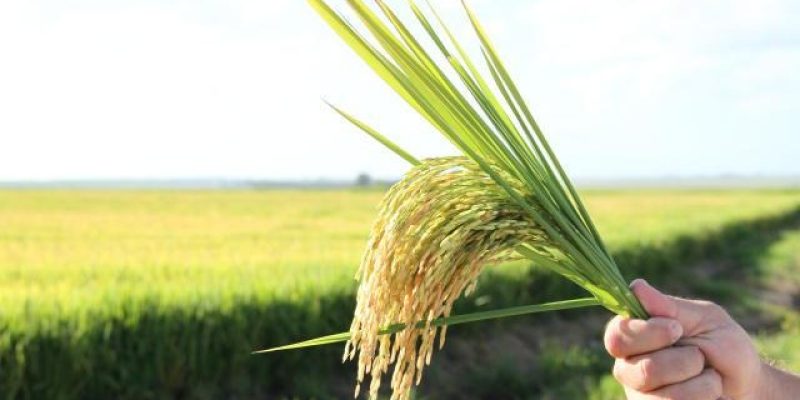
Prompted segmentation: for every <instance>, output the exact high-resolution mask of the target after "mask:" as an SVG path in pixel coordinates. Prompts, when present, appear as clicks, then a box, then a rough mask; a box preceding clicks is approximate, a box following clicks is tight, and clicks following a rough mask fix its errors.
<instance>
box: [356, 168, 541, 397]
mask: <svg viewBox="0 0 800 400" xmlns="http://www.w3.org/2000/svg"><path fill="white" fill-rule="evenodd" d="M498 173H501V174H504V178H505V179H507V180H508V182H510V183H512V184H513V185H514V186H515V189H516V190H518V191H519V192H520V193H523V194H524V193H526V191H525V186H524V185H523V184H522V183H521V182H519V181H518V180H516V179H514V178H513V177H511V176H508V174H505V173H503V172H502V171H500V170H498ZM534 203H535V202H534ZM520 243H529V244H533V245H534V246H537V247H539V248H543V251H544V252H545V254H546V248H548V247H553V245H552V243H551V241H550V240H548V238H547V236H546V235H545V233H544V232H543V231H542V230H540V229H539V228H538V227H537V225H536V224H535V223H534V222H533V221H532V219H531V218H530V214H529V213H527V212H525V211H524V210H523V209H521V208H520V207H519V205H518V204H517V203H516V202H514V201H513V200H512V199H510V198H509V197H508V194H507V192H506V191H505V190H503V189H502V188H501V187H499V186H498V185H497V184H496V183H495V182H494V181H493V180H492V179H491V178H490V177H489V176H488V175H487V174H486V173H485V172H484V171H482V170H481V168H480V167H479V166H478V165H476V164H475V163H474V162H473V161H471V160H468V159H467V158H465V157H444V158H434V159H428V160H425V161H423V162H422V163H421V164H420V165H418V166H415V167H414V168H413V169H411V171H410V172H408V173H407V174H406V175H405V177H404V178H403V179H402V180H401V181H400V182H398V183H397V184H395V185H394V186H393V187H392V188H391V189H390V190H389V191H388V193H387V194H386V197H385V198H384V199H383V202H382V204H381V206H380V210H379V216H378V219H377V221H376V222H375V225H374V226H373V228H372V232H371V236H370V239H369V242H368V245H367V250H366V252H365V254H364V258H363V260H362V263H361V267H360V269H359V272H358V275H357V278H358V279H360V281H361V283H360V286H359V289H358V296H357V306H356V310H355V316H354V318H353V323H352V325H351V328H350V332H351V335H352V337H351V340H350V341H349V342H348V343H347V345H346V347H345V358H346V359H353V358H354V357H355V355H356V353H358V377H357V379H358V385H357V387H356V396H357V395H358V393H359V391H360V384H361V382H362V381H363V379H364V376H365V374H370V375H371V385H370V398H375V397H376V396H377V393H378V388H379V386H380V381H381V375H382V374H383V373H385V372H387V370H388V367H389V365H390V364H392V363H394V365H395V366H394V373H393V376H392V383H391V385H392V389H393V394H392V399H406V398H407V397H408V394H409V389H410V387H411V385H412V384H413V383H414V382H416V383H417V384H418V383H419V381H420V379H421V374H422V369H423V366H424V365H426V364H428V363H430V358H431V353H432V351H433V343H434V339H435V337H436V334H437V328H436V327H429V328H423V329H416V328H413V326H414V324H415V323H417V322H419V321H430V320H432V319H435V318H437V317H441V316H448V315H449V314H450V310H451V308H452V306H453V302H454V301H455V300H456V299H457V298H458V297H459V296H460V295H461V294H462V293H466V294H469V293H470V292H471V291H472V290H473V289H474V288H475V285H476V282H477V277H478V275H479V274H480V272H481V271H482V270H483V267H484V266H485V265H487V264H489V263H493V262H497V261H499V260H500V259H503V258H507V257H509V256H510V255H511V252H512V250H513V249H514V248H515V247H516V246H517V245H518V244H520ZM396 323H403V324H406V326H409V327H411V328H407V329H404V330H402V331H400V332H397V333H395V334H392V335H382V336H379V335H378V331H379V330H380V329H381V328H384V327H386V326H388V325H391V324H396ZM440 329H441V331H440V332H438V334H439V340H440V346H441V345H443V344H444V338H445V329H446V327H442V328H440Z"/></svg>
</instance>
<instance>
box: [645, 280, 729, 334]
mask: <svg viewBox="0 0 800 400" xmlns="http://www.w3.org/2000/svg"><path fill="white" fill-rule="evenodd" d="M631 290H632V291H633V294H634V295H636V297H637V298H638V299H639V301H640V302H641V303H642V306H643V307H644V309H645V311H647V313H648V314H650V315H651V316H653V317H665V318H672V319H676V320H678V322H679V323H680V324H681V326H683V329H684V332H685V334H686V336H692V335H693V333H697V332H698V331H699V330H702V329H703V326H705V325H708V324H710V323H713V320H714V319H715V318H716V316H717V315H718V314H719V310H721V308H720V307H719V306H717V305H716V304H713V303H710V302H707V301H700V300H687V299H682V298H679V297H674V296H668V295H666V294H664V293H661V292H660V291H659V290H658V289H656V288H654V287H652V286H650V284H649V283H647V281H645V280H644V279H636V280H634V281H633V282H631Z"/></svg>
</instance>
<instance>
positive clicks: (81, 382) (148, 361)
mask: <svg viewBox="0 0 800 400" xmlns="http://www.w3.org/2000/svg"><path fill="white" fill-rule="evenodd" d="M381 196H382V193H381V192H380V191H377V190H364V191H356V190H352V191H350V190H330V191H284V190H280V191H246V190H241V191H88V190H87V191H66V190H65V191H38V190H37V191H24V190H19V191H9V190H6V191H2V192H0V226H2V227H3V229H2V230H0V328H2V329H0V332H2V333H0V368H3V373H2V374H0V398H2V397H5V398H78V397H80V398H108V397H116V398H165V397H167V396H173V397H174V396H186V397H189V398H215V397H220V396H223V395H226V394H239V395H241V396H247V395H259V394H260V395H276V394H287V393H295V394H298V395H299V396H301V397H302V398H307V397H312V396H316V397H317V398H326V396H331V392H330V390H331V385H330V382H329V381H327V380H325V379H323V378H325V377H327V376H328V375H331V376H334V375H336V374H342V373H344V374H347V373H349V372H352V369H353V366H352V365H346V366H345V367H344V369H341V367H339V366H338V362H337V359H338V356H339V355H340V354H339V351H340V349H339V348H338V347H337V346H334V347H335V348H323V349H318V350H313V351H309V352H307V353H306V352H303V353H302V354H299V353H298V354H283V355H279V356H268V357H253V356H250V355H249V351H250V350H252V349H254V348H261V347H267V346H270V345H278V344H284V343H288V342H291V341H295V340H298V339H303V338H306V337H310V336H314V335H319V334H324V333H328V332H334V331H341V330H343V329H344V328H345V327H346V326H347V323H348V321H349V320H350V318H351V317H352V314H351V313H352V309H353V308H352V307H353V290H354V288H355V283H354V282H353V280H352V276H353V274H354V272H355V270H356V268H357V265H358V262H359V258H360V255H361V252H362V250H363V246H364V243H365V241H366V236H367V232H368V229H369V226H370V224H371V221H372V218H373V217H374V215H375V208H376V206H377V202H378V201H379V199H380V197H381ZM583 197H584V199H585V201H586V203H587V207H588V208H589V211H590V212H591V213H592V215H593V216H594V218H595V221H596V223H597V224H598V228H599V229H600V231H601V233H602V234H603V236H604V237H605V238H606V240H607V242H608V243H609V246H610V247H611V248H612V252H615V253H625V252H629V253H630V252H632V251H633V250H632V249H634V250H635V249H644V250H642V251H643V252H645V253H646V254H651V253H653V252H657V251H658V249H660V248H665V247H669V246H670V244H671V243H673V242H674V241H675V239H676V238H678V237H685V238H704V237H709V235H712V233H713V232H715V231H718V230H721V229H724V228H726V227H728V226H730V225H731V224H734V223H737V224H743V225H742V226H744V227H746V226H747V224H748V223H749V222H748V221H760V220H764V219H765V218H767V217H770V216H781V215H784V214H787V213H789V212H791V211H793V210H796V209H797V207H798V205H800V192H797V191H760V192H759V191H588V192H585V193H583ZM743 229H744V228H743ZM712 236H713V235H712ZM687 240H688V239H687ZM678 248H683V247H680V246H679V247H678ZM686 248H689V249H692V248H693V247H691V246H688V247H686ZM793 248H794V247H793V245H791V244H789V245H785V248H784V249H783V250H781V248H780V247H779V248H778V250H775V252H776V254H778V253H780V254H791V253H792V249H793ZM693 251H694V250H693ZM633 253H636V252H635V251H633ZM643 254H644V253H643ZM770 254H771V253H770ZM774 257H776V259H777V258H780V257H778V256H774ZM664 258H667V259H679V258H677V257H672V256H668V257H664ZM620 260H627V261H624V262H622V261H621V262H620V266H621V268H622V270H623V273H625V271H626V270H628V271H631V268H634V269H635V270H636V271H641V268H640V267H639V266H638V265H633V264H638V263H639V262H637V261H636V260H638V259H637V258H635V257H633V258H625V257H622V258H620ZM778 264H780V263H778V262H776V263H775V265H778ZM775 268H780V266H778V267H775ZM626 275H627V277H628V278H631V277H632V276H631V275H630V274H626ZM648 278H654V279H655V280H657V279H658V276H650V275H648ZM549 282H550V281H548V280H541V279H540V278H539V275H537V274H535V273H534V274H531V273H530V271H529V269H528V267H527V266H526V265H524V264H519V263H518V264H511V265H506V266H503V267H500V268H494V269H493V273H492V274H491V275H490V276H487V278H486V279H485V280H484V281H483V282H482V283H481V285H479V291H478V293H476V295H475V299H483V301H479V302H478V303H481V304H486V303H487V302H488V304H491V306H490V307H489V308H496V307H499V306H510V305H519V304H523V303H530V302H533V301H531V300H534V301H542V300H557V299H558V298H554V296H550V294H548V291H547V288H548V286H549ZM538 285H543V286H538ZM549 293H551V294H552V293H557V291H554V292H549ZM487 299H488V300H487ZM464 304H474V302H464ZM481 307H482V306H473V308H477V309H481ZM465 327H466V326H465ZM306 335H307V336H306ZM298 371H305V373H298ZM342 371H344V372H342ZM90 377H91V379H90ZM347 382H348V384H347V386H348V387H347V389H346V391H345V392H344V393H342V394H340V395H341V396H349V395H350V388H349V382H350V380H349V379H348V380H347ZM332 396H333V397H337V394H334V395H332ZM273 397H274V396H273Z"/></svg>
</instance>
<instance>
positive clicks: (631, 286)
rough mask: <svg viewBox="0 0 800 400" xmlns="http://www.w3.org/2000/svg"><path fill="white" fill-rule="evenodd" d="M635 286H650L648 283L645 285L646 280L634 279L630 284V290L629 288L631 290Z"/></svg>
mask: <svg viewBox="0 0 800 400" xmlns="http://www.w3.org/2000/svg"><path fill="white" fill-rule="evenodd" d="M636 285H646V286H650V284H649V283H647V281H646V280H644V279H643V278H636V279H634V280H633V282H631V285H630V288H631V289H633V287H634V286H636Z"/></svg>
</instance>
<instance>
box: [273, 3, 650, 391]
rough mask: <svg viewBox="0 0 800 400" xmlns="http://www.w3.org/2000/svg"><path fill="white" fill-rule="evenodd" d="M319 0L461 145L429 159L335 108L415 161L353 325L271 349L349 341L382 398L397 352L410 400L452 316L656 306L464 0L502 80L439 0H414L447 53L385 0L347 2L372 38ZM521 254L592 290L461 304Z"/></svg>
mask: <svg viewBox="0 0 800 400" xmlns="http://www.w3.org/2000/svg"><path fill="white" fill-rule="evenodd" d="M309 3H310V4H311V5H312V6H313V8H314V9H315V10H316V11H317V12H318V13H319V15H321V16H322V17H323V19H324V20H325V21H326V22H327V23H328V24H329V25H330V26H331V27H332V28H333V30H334V31H336V33H337V34H339V36H340V37H341V38H342V39H343V40H344V41H345V42H346V43H347V44H348V45H349V46H350V47H351V48H352V49H353V50H355V51H356V53H357V54H358V55H359V56H360V57H361V58H362V59H363V60H364V61H365V62H366V63H367V64H368V65H369V66H370V67H371V68H372V69H373V70H374V71H375V72H376V73H377V74H378V76H380V77H381V78H382V79H383V80H384V81H385V82H386V83H387V84H388V85H389V86H390V87H391V88H392V89H394V91H395V92H397V94H399V95H400V96H401V97H402V98H403V99H404V100H405V101H406V102H407V103H408V104H409V105H410V106H411V107H412V108H413V109H414V110H416V111H417V112H418V113H419V114H421V115H422V116H423V117H424V118H425V119H427V120H428V121H429V122H430V123H431V124H432V125H433V126H434V127H435V128H436V129H437V130H438V131H439V132H440V133H441V134H442V135H444V137H445V138H447V139H448V140H450V141H451V142H452V143H453V144H454V145H455V146H456V147H457V148H458V149H459V150H460V151H461V153H462V155H461V156H454V157H440V158H431V159H426V160H421V161H420V160H417V159H416V158H414V157H413V156H412V155H410V154H409V153H408V152H406V151H405V150H403V149H401V148H400V147H399V146H397V145H396V144H394V143H393V142H391V141H390V140H388V139H387V138H386V137H385V136H383V135H382V134H380V133H378V132H377V131H375V130H374V129H372V128H371V127H369V126H368V125H366V124H365V123H363V122H361V121H359V120H357V119H356V118H354V117H353V116H351V115H350V114H347V113H345V112H344V111H342V110H341V109H338V108H336V107H333V106H332V107H333V108H334V110H336V111H337V112H338V113H340V114H341V115H342V116H344V117H345V118H346V119H348V120H349V121H350V122H352V123H353V124H355V125H356V126H357V127H359V128H360V129H362V130H363V131H365V132H366V133H367V134H369V135H370V136H372V137H373V138H375V139H377V140H378V141H379V142H381V143H383V144H384V145H385V146H386V147H388V148H389V149H391V150H392V151H394V152H395V153H396V154H398V155H399V156H401V157H403V158H404V159H405V160H407V161H408V162H410V163H411V164H412V168H411V170H410V171H409V172H408V173H407V174H406V175H405V176H404V177H403V178H402V180H401V181H400V182H398V183H397V184H395V185H394V186H392V188H391V189H390V190H389V191H388V192H387V194H386V196H385V198H384V199H383V201H382V203H381V205H380V209H379V216H378V219H377V221H376V222H375V224H374V226H373V228H372V232H371V235H370V239H369V242H368V244H367V250H366V252H365V253H364V257H363V259H362V262H361V266H360V268H359V271H358V273H357V276H356V277H357V279H359V280H360V286H359V288H358V294H357V305H356V310H355V315H354V317H353V322H352V325H351V327H350V331H349V332H345V333H340V334H335V335H329V336H325V337H321V338H317V339H312V340H308V341H305V342H300V343H295V344H292V345H288V346H282V347H278V348H274V349H268V350H262V351H260V352H269V351H276V350H286V349H295V348H300V347H307V346H316V345H322V344H329V343H337V342H342V341H346V342H347V344H346V345H345V354H344V357H345V359H353V358H355V357H356V356H358V375H357V381H358V383H357V385H356V396H358V393H359V390H360V384H361V382H362V381H363V380H364V378H365V375H367V374H369V375H371V384H370V390H369V394H370V398H373V399H374V398H376V397H377V394H378V389H379V387H380V384H381V376H382V375H383V374H384V373H385V372H387V371H388V368H389V366H390V365H391V364H394V371H393V375H392V381H391V387H392V389H393V392H392V399H406V398H408V395H409V393H410V388H411V386H412V385H413V384H414V383H415V382H416V383H417V384H418V383H419V381H420V379H421V377H422V370H423V367H424V365H426V364H428V363H430V358H431V354H432V351H433V347H434V342H435V339H436V336H437V334H438V338H439V346H442V345H444V339H445V333H446V329H447V326H448V325H455V324H458V323H465V322H473V321H479V320H484V319H491V318H501V317H507V316H511V315H521V314H529V313H534V312H542V311H552V310H561V309H567V308H576V307H585V306H595V305H602V306H604V307H606V308H607V309H609V310H611V311H612V312H614V313H617V314H620V315H626V316H634V317H639V318H644V317H646V313H645V311H644V310H643V309H642V306H641V305H640V304H639V302H638V301H637V300H636V298H635V297H634V296H633V294H632V293H631V291H630V290H629V289H628V286H627V285H626V283H625V282H626V281H625V279H623V277H622V275H621V274H620V272H619V269H618V268H617V266H616V264H615V263H614V260H613V259H612V257H611V255H610V254H609V252H608V249H607V248H606V246H605V245H604V243H603V240H602V239H601V237H600V235H599V234H598V232H597V229H596V228H595V226H594V224H593V222H592V220H591V218H590V216H589V214H588V213H587V211H586V208H585V207H584V205H583V203H582V202H581V199H580V197H579V196H578V193H577V191H576V190H575V188H574V187H573V185H572V183H571V182H570V179H569V178H568V177H567V175H566V174H565V173H564V170H563V168H562V167H561V164H560V163H559V161H558V159H557V158H556V156H555V154H554V153H553V151H552V149H551V148H550V146H549V145H548V143H547V140H546V139H545V137H544V135H543V134H542V132H541V129H540V128H539V126H538V125H537V123H536V121H535V120H534V118H533V116H532V114H531V111H530V109H529V108H528V106H527V105H526V103H525V102H524V100H523V99H522V96H521V95H520V93H519V91H518V89H517V86H516V85H515V84H514V82H513V81H512V79H511V77H510V75H509V73H508V71H507V69H506V67H505V66H504V65H503V63H502V62H501V60H500V58H499V57H498V55H497V52H496V51H495V49H494V47H493V46H492V44H491V42H490V41H489V38H488V37H487V35H486V33H485V31H484V29H483V28H482V27H481V25H480V23H479V22H478V20H477V18H476V17H475V15H474V13H473V12H472V11H471V10H470V8H469V7H468V6H467V5H466V4H465V3H462V4H463V5H464V9H465V11H466V14H467V16H468V18H469V21H470V22H471V25H472V27H473V28H474V31H475V33H476V34H477V37H478V39H479V43H480V48H481V54H482V56H483V61H484V63H485V66H486V70H487V71H488V73H489V75H490V76H491V78H490V79H487V78H485V76H484V74H483V73H481V72H480V71H479V69H478V67H477V66H476V64H475V63H474V62H473V60H472V59H471V58H470V56H469V55H468V54H467V52H466V51H465V50H464V48H463V47H462V46H461V44H460V43H459V42H458V41H457V39H456V38H455V37H454V36H453V35H452V34H451V32H450V30H449V29H448V28H447V26H446V25H445V24H444V22H443V21H442V19H441V18H440V17H439V15H438V14H437V13H436V12H435V10H434V9H433V7H430V5H428V6H429V11H428V12H427V13H426V12H423V10H422V9H421V8H420V7H419V6H418V5H417V4H416V3H415V2H414V1H413V0H410V1H409V6H410V8H411V12H412V13H413V15H414V16H415V17H416V20H417V22H418V23H419V26H420V27H421V28H422V30H423V31H424V32H425V33H426V34H427V36H428V39H430V41H429V43H432V47H433V48H434V50H435V51H436V52H438V53H439V54H438V55H435V53H434V52H431V51H429V49H428V48H426V46H424V45H423V42H422V41H420V40H418V39H417V38H416V37H414V35H412V33H411V31H410V30H409V28H408V26H407V25H406V24H405V23H404V22H403V21H402V20H401V19H400V18H399V17H398V15H397V14H396V13H395V12H394V11H393V10H392V8H391V7H389V6H387V5H386V4H385V3H383V2H382V1H380V0H376V2H375V3H376V9H373V8H371V7H369V6H367V5H366V4H365V3H364V2H363V1H362V0H347V4H348V5H349V6H350V8H351V9H352V11H353V12H354V13H355V15H357V17H358V19H359V20H360V21H361V23H362V24H363V28H365V29H366V32H368V33H369V36H370V37H371V39H368V36H367V34H366V32H365V33H362V32H361V31H359V30H357V29H356V28H355V27H354V26H353V25H352V24H351V23H350V22H348V21H347V20H346V19H345V18H344V17H343V16H342V15H341V14H339V13H338V12H336V11H334V10H333V9H332V8H331V7H330V6H329V5H328V4H327V3H326V2H325V1H324V0H309ZM429 15H431V16H433V19H431V18H429ZM432 21H435V22H436V24H434V23H433V22H432ZM363 28H362V30H363ZM440 33H443V35H442V34H440ZM511 258H525V259H528V260H531V261H532V262H533V263H534V264H535V265H537V266H542V267H545V268H549V269H551V270H553V271H555V272H557V273H559V274H561V275H562V276H564V277H565V278H567V279H569V280H571V281H573V282H575V283H576V284H578V285H580V286H581V287H583V288H584V289H586V290H587V291H588V292H589V293H590V294H591V295H592V297H590V298H584V299H576V300H567V301H560V302H553V303H546V304H539V305H532V306H522V307H514V308H509V309H502V310H494V311H488V312H482V313H475V314H468V315H461V316H451V315H450V311H451V309H452V306H453V303H454V301H455V300H456V299H457V298H459V297H460V296H461V295H462V293H463V294H469V293H470V292H471V291H472V290H473V289H474V287H475V285H476V283H477V278H478V276H479V275H480V273H481V271H482V270H483V269H484V267H485V266H486V265H490V264H494V263H497V262H500V261H503V260H508V259H511Z"/></svg>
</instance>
